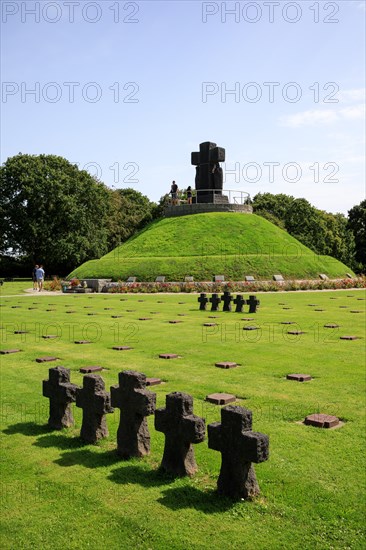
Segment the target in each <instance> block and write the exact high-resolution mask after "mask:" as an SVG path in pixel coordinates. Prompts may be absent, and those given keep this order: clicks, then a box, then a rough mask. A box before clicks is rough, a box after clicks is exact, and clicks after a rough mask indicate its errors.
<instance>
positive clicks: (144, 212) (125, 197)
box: [108, 188, 158, 250]
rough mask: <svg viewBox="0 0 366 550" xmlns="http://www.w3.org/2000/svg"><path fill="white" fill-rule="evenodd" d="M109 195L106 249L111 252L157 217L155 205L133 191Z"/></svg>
mask: <svg viewBox="0 0 366 550" xmlns="http://www.w3.org/2000/svg"><path fill="white" fill-rule="evenodd" d="M110 193H111V197H110V199H111V204H112V208H111V215H110V217H109V220H108V229H109V238H108V248H109V250H113V249H114V248H115V247H116V246H118V245H119V244H121V243H123V242H124V241H126V240H127V239H129V238H130V237H131V236H132V235H133V234H134V233H136V231H138V230H139V229H141V228H142V227H144V226H145V225H146V224H148V223H149V222H151V221H152V220H153V219H154V218H155V217H157V214H158V212H157V205H156V204H155V203H154V202H151V201H150V200H149V199H148V197H146V196H145V195H143V194H142V193H140V192H139V191H135V189H131V188H126V189H116V190H115V191H111V192H110Z"/></svg>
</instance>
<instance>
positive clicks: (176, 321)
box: [168, 319, 183, 325]
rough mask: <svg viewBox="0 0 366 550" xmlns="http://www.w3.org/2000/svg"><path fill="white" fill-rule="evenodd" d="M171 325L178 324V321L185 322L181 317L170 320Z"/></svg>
mask: <svg viewBox="0 0 366 550" xmlns="http://www.w3.org/2000/svg"><path fill="white" fill-rule="evenodd" d="M168 323H170V324H171V325H176V324H177V323H183V321H181V320H180V319H173V320H172V321H168Z"/></svg>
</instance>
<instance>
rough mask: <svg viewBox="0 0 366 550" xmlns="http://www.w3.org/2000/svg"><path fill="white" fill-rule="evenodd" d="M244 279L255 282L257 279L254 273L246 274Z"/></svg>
mask: <svg viewBox="0 0 366 550" xmlns="http://www.w3.org/2000/svg"><path fill="white" fill-rule="evenodd" d="M244 279H245V280H246V282H247V283H254V281H255V278H254V277H253V275H245V277H244Z"/></svg>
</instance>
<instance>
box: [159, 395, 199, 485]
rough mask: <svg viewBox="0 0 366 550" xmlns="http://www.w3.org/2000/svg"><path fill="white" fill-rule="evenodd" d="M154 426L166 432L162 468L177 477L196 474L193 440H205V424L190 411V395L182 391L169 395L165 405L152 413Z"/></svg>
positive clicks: (195, 441)
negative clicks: (153, 414)
mask: <svg viewBox="0 0 366 550" xmlns="http://www.w3.org/2000/svg"><path fill="white" fill-rule="evenodd" d="M155 429H156V430H157V431H158V432H163V433H164V435H165V446H164V454H163V459H162V461H161V469H162V470H164V471H166V472H168V473H170V474H173V475H178V476H184V475H189V476H192V475H193V474H194V473H196V471H197V469H198V468H197V464H196V461H195V457H194V451H193V447H192V443H201V442H202V441H203V440H204V439H205V433H206V424H205V421H204V419H203V418H200V417H199V416H196V415H195V414H193V398H192V397H191V396H190V395H188V394H186V393H181V392H173V393H170V394H168V395H167V396H166V406H165V408H161V409H157V410H156V412H155Z"/></svg>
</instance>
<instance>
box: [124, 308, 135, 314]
mask: <svg viewBox="0 0 366 550" xmlns="http://www.w3.org/2000/svg"><path fill="white" fill-rule="evenodd" d="M126 311H127V313H134V312H135V311H136V310H135V309H126Z"/></svg>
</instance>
